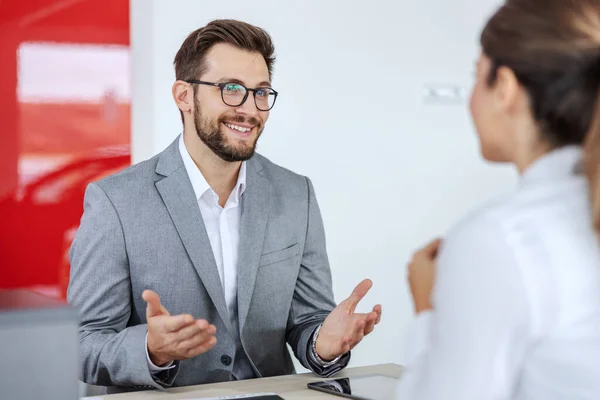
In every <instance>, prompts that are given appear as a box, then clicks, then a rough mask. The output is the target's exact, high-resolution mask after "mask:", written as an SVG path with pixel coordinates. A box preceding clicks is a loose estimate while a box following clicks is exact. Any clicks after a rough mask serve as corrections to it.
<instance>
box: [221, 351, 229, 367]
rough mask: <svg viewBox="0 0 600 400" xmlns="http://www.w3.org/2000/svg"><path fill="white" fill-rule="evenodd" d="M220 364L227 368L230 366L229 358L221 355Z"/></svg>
mask: <svg viewBox="0 0 600 400" xmlns="http://www.w3.org/2000/svg"><path fill="white" fill-rule="evenodd" d="M221 362H222V363H223V365H225V366H229V365H230V364H231V357H229V356H228V355H227V354H223V355H222V356H221Z"/></svg>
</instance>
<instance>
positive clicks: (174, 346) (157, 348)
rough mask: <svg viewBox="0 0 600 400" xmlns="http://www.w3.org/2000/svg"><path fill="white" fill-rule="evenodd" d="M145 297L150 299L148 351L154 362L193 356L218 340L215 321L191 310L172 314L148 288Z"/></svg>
mask: <svg viewBox="0 0 600 400" xmlns="http://www.w3.org/2000/svg"><path fill="white" fill-rule="evenodd" d="M142 298H143V299H144V301H146V303H147V307H146V320H147V321H148V355H149V356H150V360H151V361H152V362H153V363H154V365H156V366H161V365H164V364H167V363H169V362H171V361H174V360H185V359H188V358H192V357H195V356H197V355H200V354H202V353H206V352H207V351H209V350H210V349H212V348H213V347H214V346H215V344H217V338H216V337H215V336H214V335H215V334H216V333H217V328H215V326H214V325H211V324H209V323H208V322H207V321H205V320H203V319H199V320H194V317H192V316H191V315H189V314H182V315H173V316H171V314H169V312H168V311H167V309H166V308H164V307H163V306H162V305H161V304H160V297H159V296H158V294H156V292H153V291H152V290H144V293H142Z"/></svg>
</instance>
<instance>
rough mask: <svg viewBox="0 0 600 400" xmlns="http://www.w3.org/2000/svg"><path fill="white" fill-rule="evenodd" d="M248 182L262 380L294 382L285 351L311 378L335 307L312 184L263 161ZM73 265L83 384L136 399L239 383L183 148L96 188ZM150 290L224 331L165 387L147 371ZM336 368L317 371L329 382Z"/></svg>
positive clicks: (247, 284)
mask: <svg viewBox="0 0 600 400" xmlns="http://www.w3.org/2000/svg"><path fill="white" fill-rule="evenodd" d="M246 179H247V186H246V190H245V192H244V194H243V196H242V213H241V220H240V245H239V246H240V248H239V265H238V313H239V329H240V337H241V341H242V345H243V347H244V350H245V351H246V354H247V356H248V359H249V360H250V363H251V364H252V367H253V369H254V372H255V374H256V376H258V377H264V376H273V375H283V374H290V373H293V372H294V366H293V363H292V360H291V358H290V355H289V352H288V351H287V347H286V342H287V343H289V344H290V346H291V348H292V349H293V350H294V353H295V355H296V357H297V358H298V360H299V361H300V362H301V363H302V365H304V366H305V367H307V368H311V365H310V364H309V362H308V360H307V351H308V347H309V344H310V343H309V339H310V338H311V334H312V333H313V331H314V329H315V328H316V326H317V325H318V324H320V323H322V321H323V320H324V318H325V317H326V316H327V314H328V313H329V312H330V311H331V310H332V309H333V308H334V307H335V303H334V300H333V293H332V288H331V272H330V269H329V264H328V260H327V254H326V249H325V234H324V230H323V222H322V220H321V215H320V211H319V207H318V205H317V201H316V198H315V194H314V191H313V188H312V184H311V182H310V180H309V179H308V178H305V177H302V176H299V175H297V174H294V173H292V172H290V171H288V170H286V169H283V168H281V167H279V166H277V165H275V164H273V163H271V162H270V161H268V160H267V159H266V158H264V157H262V156H260V155H255V156H254V157H253V158H252V159H251V160H249V161H248V163H247V178H246ZM70 260H71V277H70V283H69V290H68V300H69V302H70V303H71V304H72V305H74V306H76V307H77V309H78V310H79V312H80V316H81V328H80V336H79V337H80V345H81V377H80V379H81V380H83V381H84V382H87V383H91V384H96V385H104V386H116V387H120V389H119V390H123V389H124V390H136V389H145V388H152V387H153V388H158V389H160V388H162V387H164V386H171V385H173V386H183V385H192V384H201V383H209V382H218V381H228V380H230V379H232V375H231V370H232V364H231V363H228V359H229V358H228V357H230V358H231V359H233V358H234V356H235V343H234V340H233V336H232V334H231V332H232V327H231V324H230V323H229V317H228V309H227V307H226V304H225V297H224V293H223V288H222V286H221V282H220V279H219V274H218V271H217V266H216V263H215V260H214V256H213V253H212V249H211V246H210V242H209V238H208V235H207V233H206V230H205V228H204V224H203V222H202V215H201V213H200V209H199V207H198V203H197V200H196V198H195V194H194V191H193V189H192V185H191V182H190V180H189V178H188V175H187V173H186V170H185V167H184V165H183V161H182V159H181V155H180V153H179V150H178V142H177V140H175V141H174V142H173V144H171V145H170V146H169V147H168V148H167V149H166V150H165V151H163V152H162V153H160V154H158V155H157V156H155V157H154V158H152V159H150V160H147V161H144V162H142V163H139V164H137V165H134V166H132V167H130V168H128V169H126V170H125V171H123V172H121V173H118V174H116V175H113V176H110V177H108V178H105V179H103V180H101V181H99V182H97V183H92V184H90V185H89V186H88V188H87V190H86V194H85V201H84V214H83V217H82V219H81V225H80V228H79V230H78V232H77V234H76V236H75V239H74V242H73V245H72V247H71V251H70ZM145 289H152V290H154V291H156V292H157V293H158V294H159V295H160V296H161V301H162V304H163V305H164V306H165V307H166V308H167V310H169V312H170V313H171V314H172V315H175V314H181V313H189V314H191V315H193V316H194V317H196V318H203V319H207V320H208V321H209V322H211V323H213V324H214V325H215V326H216V327H217V345H216V346H215V347H214V348H213V349H212V350H210V351H209V352H207V353H205V354H202V355H200V356H197V357H194V358H192V359H189V360H184V361H181V362H180V363H177V367H176V368H174V369H172V370H169V371H168V372H167V373H165V374H163V375H164V377H161V378H160V379H159V380H157V381H155V380H154V379H153V377H152V376H151V374H150V371H149V369H148V365H147V359H146V345H145V335H146V333H147V325H146V314H145V311H146V303H145V302H144V301H143V299H142V298H141V294H142V292H143V291H144V290H145ZM227 356H228V357H227ZM348 359H349V354H348V355H347V356H345V357H344V358H342V360H340V362H339V363H338V364H337V365H336V366H333V368H336V369H341V368H342V367H344V366H345V365H346V364H347V363H348ZM227 364H229V365H227ZM331 368H332V367H329V368H328V371H324V370H322V371H321V370H318V369H316V368H315V367H314V365H313V366H312V368H311V369H312V370H313V371H315V372H317V373H319V374H328V373H330V372H331Z"/></svg>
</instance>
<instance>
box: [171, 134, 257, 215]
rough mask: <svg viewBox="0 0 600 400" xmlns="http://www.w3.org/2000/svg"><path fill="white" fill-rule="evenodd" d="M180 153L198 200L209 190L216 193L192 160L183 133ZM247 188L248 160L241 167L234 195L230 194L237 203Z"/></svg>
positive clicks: (180, 139) (180, 138)
mask: <svg viewBox="0 0 600 400" xmlns="http://www.w3.org/2000/svg"><path fill="white" fill-rule="evenodd" d="M179 153H180V154H181V158H182V159H183V165H184V166H185V170H186V172H187V174H188V176H189V178H190V181H191V182H192V188H193V189H194V194H195V195H196V200H200V198H201V197H202V196H204V195H205V194H206V193H207V192H212V193H214V190H212V188H211V187H210V185H209V184H208V182H207V181H206V179H205V178H204V175H202V172H200V169H199V168H198V167H197V166H196V164H195V163H194V160H192V156H190V153H189V152H188V150H187V148H186V147H185V142H184V141H183V134H182V135H180V136H179ZM245 190H246V162H245V161H244V162H242V166H241V167H240V172H239V173H238V179H237V183H236V184H235V187H234V188H233V191H232V192H231V194H232V195H234V196H233V197H232V196H230V198H231V199H232V200H234V201H235V203H236V204H238V203H239V200H240V198H241V196H242V194H243V193H244V191H245Z"/></svg>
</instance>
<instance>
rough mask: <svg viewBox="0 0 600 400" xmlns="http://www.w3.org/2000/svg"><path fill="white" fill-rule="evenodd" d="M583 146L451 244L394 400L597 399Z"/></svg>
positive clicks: (597, 256)
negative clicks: (582, 168) (580, 169)
mask: <svg viewBox="0 0 600 400" xmlns="http://www.w3.org/2000/svg"><path fill="white" fill-rule="evenodd" d="M580 160H581V149H580V148H579V147H577V146H568V147H564V148H561V149H558V150H555V151H553V152H551V153H549V154H547V155H545V156H544V157H542V158H540V159H539V160H537V161H536V162H535V163H534V164H533V165H532V166H531V167H530V168H528V169H527V170H526V171H525V173H524V174H523V176H522V177H521V182H520V185H519V187H518V190H517V191H516V193H514V194H512V195H510V196H507V197H505V198H502V199H500V200H498V201H495V202H493V203H492V204H490V205H488V206H487V207H484V208H483V209H481V210H479V211H477V212H475V213H474V214H473V215H471V216H469V217H468V218H466V219H465V220H464V221H463V222H462V223H460V224H459V225H458V226H457V227H456V228H455V229H453V230H452V231H451V233H450V234H449V235H448V236H447V237H446V238H445V239H444V242H443V244H442V247H441V249H440V253H439V257H438V264H437V268H438V270H437V276H436V282H435V289H434V293H433V298H432V300H433V306H434V310H433V311H427V312H423V313H420V314H419V315H418V316H417V318H416V321H415V325H414V327H413V328H414V329H413V331H412V338H411V339H410V340H409V342H408V343H409V351H410V355H409V361H408V363H407V368H406V369H405V372H404V375H403V378H402V379H401V381H400V384H399V387H398V394H397V397H396V398H397V400H425V399H427V400H429V399H444V400H453V399H456V400H459V399H460V400H467V399H473V400H488V399H490V400H491V399H493V400H496V399H515V400H524V399H540V400H555V399H569V400H572V399H596V400H597V399H600V248H599V245H598V236H597V235H596V233H595V231H594V229H593V227H592V224H591V207H590V202H589V194H588V185H587V181H586V179H585V177H584V176H583V175H581V174H580V173H578V172H577V169H578V168H577V166H578V165H579V164H580Z"/></svg>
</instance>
